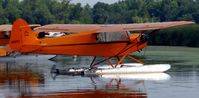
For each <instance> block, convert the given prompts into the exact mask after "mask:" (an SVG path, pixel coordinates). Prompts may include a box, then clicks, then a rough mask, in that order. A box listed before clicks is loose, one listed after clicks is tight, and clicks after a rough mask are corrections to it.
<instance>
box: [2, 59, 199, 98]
mask: <svg viewBox="0 0 199 98" xmlns="http://www.w3.org/2000/svg"><path fill="white" fill-rule="evenodd" d="M91 60H92V58H89V57H78V58H77V61H73V58H72V57H66V58H64V59H63V60H60V61H57V62H53V61H47V60H46V61H12V62H11V61H10V62H0V73H1V74H0V97H1V98H31V97H34V98H41V97H42V98H43V97H45V98H49V97H50V98H94V97H95V98H198V97H199V93H198V91H199V66H198V65H183V66H180V65H178V66H174V65H172V69H171V70H169V71H168V72H167V74H166V75H169V76H170V78H168V77H166V78H164V75H160V76H156V78H153V77H152V76H148V77H151V79H140V78H131V79H129V78H107V77H102V76H99V77H83V76H68V75H56V74H52V73H50V72H51V69H52V67H53V66H54V65H56V67H57V68H59V69H65V68H69V67H88V64H89V63H90V62H91ZM128 62H129V61H128ZM132 77H133V76H132ZM140 77H141V76H140Z"/></svg>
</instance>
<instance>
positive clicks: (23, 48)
mask: <svg viewBox="0 0 199 98" xmlns="http://www.w3.org/2000/svg"><path fill="white" fill-rule="evenodd" d="M9 45H10V48H11V49H13V50H15V51H18V52H32V51H34V50H37V49H39V40H38V39H37V37H36V33H35V32H33V31H32V29H31V28H30V27H29V25H28V23H27V22H26V21H25V20H23V19H17V20H16V21H15V22H14V23H13V26H12V32H11V37H10V42H9Z"/></svg>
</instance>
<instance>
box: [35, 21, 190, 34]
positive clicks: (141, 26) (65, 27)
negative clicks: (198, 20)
mask: <svg viewBox="0 0 199 98" xmlns="http://www.w3.org/2000/svg"><path fill="white" fill-rule="evenodd" d="M193 23H194V22H191V21H175V22H157V23H138V24H104V25H101V24H50V25H44V26H41V27H37V28H35V29H34V31H36V32H71V33H81V32H88V31H93V33H100V32H119V31H145V30H159V29H166V28H170V27H178V26H182V25H187V24H193Z"/></svg>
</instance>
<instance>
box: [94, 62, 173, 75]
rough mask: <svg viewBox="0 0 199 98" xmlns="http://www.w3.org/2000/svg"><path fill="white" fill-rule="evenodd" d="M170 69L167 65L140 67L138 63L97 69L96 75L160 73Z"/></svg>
mask: <svg viewBox="0 0 199 98" xmlns="http://www.w3.org/2000/svg"><path fill="white" fill-rule="evenodd" d="M170 68H171V65H169V64H152V65H142V64H139V63H127V64H122V65H118V67H117V68H112V67H111V66H110V65H106V66H101V67H98V69H97V70H96V71H95V73H96V74H129V73H162V72H165V71H167V70H169V69H170Z"/></svg>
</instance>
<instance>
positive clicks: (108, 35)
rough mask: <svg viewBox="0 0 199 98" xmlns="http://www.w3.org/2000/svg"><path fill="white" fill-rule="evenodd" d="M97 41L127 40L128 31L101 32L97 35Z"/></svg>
mask: <svg viewBox="0 0 199 98" xmlns="http://www.w3.org/2000/svg"><path fill="white" fill-rule="evenodd" d="M96 39H97V41H98V42H111V41H127V40H129V34H128V32H102V33H99V34H98V35H97V38H96Z"/></svg>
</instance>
